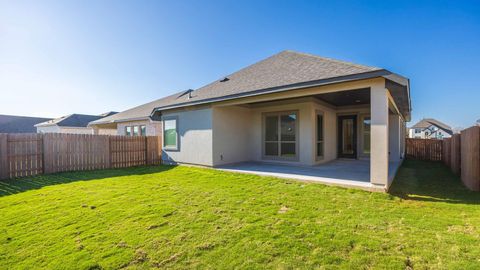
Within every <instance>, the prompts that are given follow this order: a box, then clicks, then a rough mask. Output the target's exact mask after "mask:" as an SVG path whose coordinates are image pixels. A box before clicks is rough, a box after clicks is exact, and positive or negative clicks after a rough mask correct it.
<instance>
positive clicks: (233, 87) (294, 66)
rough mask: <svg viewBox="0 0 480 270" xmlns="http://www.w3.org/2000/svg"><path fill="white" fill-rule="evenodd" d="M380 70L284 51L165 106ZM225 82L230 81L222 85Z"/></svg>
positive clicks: (170, 101)
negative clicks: (189, 96) (188, 97)
mask: <svg viewBox="0 0 480 270" xmlns="http://www.w3.org/2000/svg"><path fill="white" fill-rule="evenodd" d="M381 70H382V69H381V68H377V67H370V66H364V65H357V64H353V63H348V62H343V61H338V60H334V59H330V58H324V57H320V56H315V55H311V54H305V53H298V52H293V51H282V52H280V53H278V54H275V55H273V56H271V57H268V58H266V59H264V60H261V61H260V62H257V63H255V64H253V65H250V66H248V67H246V68H243V69H241V70H239V71H237V72H235V73H232V74H230V75H227V76H225V77H222V78H219V79H218V80H215V81H214V82H212V83H210V84H208V85H206V86H203V87H201V88H199V89H197V90H195V91H194V92H192V97H191V98H190V99H187V97H184V98H183V99H176V100H169V101H168V102H165V105H163V106H166V105H168V106H172V105H178V104H182V103H186V102H188V103H194V102H196V101H202V100H210V99H215V98H219V97H228V96H239V95H242V94H247V93H251V92H254V91H258V90H263V89H273V88H276V87H285V86H289V85H295V84H299V83H304V82H311V81H318V80H323V79H329V78H338V77H342V76H349V75H356V74H361V73H369V72H375V71H381ZM224 78H228V80H226V81H223V79H224ZM222 81H223V82H222ZM159 107H160V106H159Z"/></svg>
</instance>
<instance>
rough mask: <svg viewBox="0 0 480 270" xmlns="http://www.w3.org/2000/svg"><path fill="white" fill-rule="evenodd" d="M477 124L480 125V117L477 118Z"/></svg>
mask: <svg viewBox="0 0 480 270" xmlns="http://www.w3.org/2000/svg"><path fill="white" fill-rule="evenodd" d="M477 126H479V127H480V119H478V120H477Z"/></svg>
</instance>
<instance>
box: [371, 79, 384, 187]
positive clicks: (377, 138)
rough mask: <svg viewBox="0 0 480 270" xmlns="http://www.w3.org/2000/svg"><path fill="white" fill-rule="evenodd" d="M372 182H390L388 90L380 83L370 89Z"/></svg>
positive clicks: (380, 183) (382, 183) (379, 183)
mask: <svg viewBox="0 0 480 270" xmlns="http://www.w3.org/2000/svg"><path fill="white" fill-rule="evenodd" d="M370 114H371V131H370V132H371V136H370V182H371V183H372V184H377V185H384V186H387V184H388V90H387V89H386V88H385V86H384V85H382V84H379V85H375V86H373V87H372V88H371V91H370Z"/></svg>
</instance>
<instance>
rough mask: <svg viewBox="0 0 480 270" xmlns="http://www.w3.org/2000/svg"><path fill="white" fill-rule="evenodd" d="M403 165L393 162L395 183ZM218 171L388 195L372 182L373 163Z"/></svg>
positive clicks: (259, 165) (256, 165)
mask: <svg viewBox="0 0 480 270" xmlns="http://www.w3.org/2000/svg"><path fill="white" fill-rule="evenodd" d="M400 164H401V162H399V161H397V162H396V161H390V162H389V170H388V178H389V181H392V180H393V178H394V177H395V174H396V172H397V170H398V168H399V167H400ZM217 169H220V170H223V171H230V172H238V173H248V174H256V175H262V176H272V177H279V178H287V179H295V180H300V181H308V182H318V183H323V184H327V185H335V186H342V187H353V188H360V189H364V190H368V191H385V186H383V185H375V184H372V183H371V182H370V160H368V159H363V160H354V159H336V160H333V161H330V162H328V163H324V164H321V165H317V166H294V165H284V164H275V163H267V162H242V163H238V164H231V165H224V166H220V167H218V168H217Z"/></svg>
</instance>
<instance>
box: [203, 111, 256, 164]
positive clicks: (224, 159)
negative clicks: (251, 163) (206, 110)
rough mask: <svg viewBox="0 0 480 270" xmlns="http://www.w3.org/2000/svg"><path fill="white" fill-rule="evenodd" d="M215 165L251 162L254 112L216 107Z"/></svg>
mask: <svg viewBox="0 0 480 270" xmlns="http://www.w3.org/2000/svg"><path fill="white" fill-rule="evenodd" d="M212 121H213V129H212V131H213V133H212V136H213V142H214V143H213V146H212V147H213V165H214V166H219V165H223V164H230V163H238V162H242V161H248V160H250V148H251V146H250V141H251V138H252V137H251V132H252V130H251V128H252V125H251V123H252V112H251V110H250V109H248V108H244V107H240V106H229V107H214V108H213V109H212Z"/></svg>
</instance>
